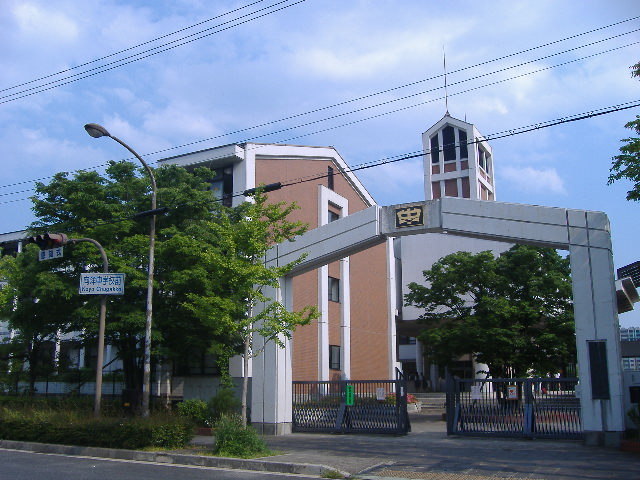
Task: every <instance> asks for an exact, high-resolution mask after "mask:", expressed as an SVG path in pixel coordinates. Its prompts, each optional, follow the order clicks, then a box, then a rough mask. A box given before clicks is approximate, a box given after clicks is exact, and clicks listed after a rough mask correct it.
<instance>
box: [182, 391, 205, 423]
mask: <svg viewBox="0 0 640 480" xmlns="http://www.w3.org/2000/svg"><path fill="white" fill-rule="evenodd" d="M177 410H178V415H180V416H181V417H184V418H188V419H189V420H191V421H192V422H193V423H195V424H196V425H198V426H200V427H208V426H211V424H210V420H211V416H210V414H209V406H208V405H207V402H205V401H204V400H201V399H199V398H191V399H188V400H183V401H182V402H180V403H178V405H177Z"/></svg>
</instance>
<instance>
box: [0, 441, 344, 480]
mask: <svg viewBox="0 0 640 480" xmlns="http://www.w3.org/2000/svg"><path fill="white" fill-rule="evenodd" d="M0 448H5V449H8V450H23V451H28V452H34V453H49V454H59V455H72V456H82V457H96V458H110V459H115V460H133V461H138V462H152V463H164V464H176V465H193V466H198V467H214V468H228V469H237V470H251V471H259V472H273V473H292V474H304V475H315V476H318V477H320V476H323V475H326V474H328V473H334V474H335V473H338V474H340V475H342V476H343V477H346V478H348V477H349V476H350V475H349V474H348V473H346V472H342V471H340V470H338V469H336V468H333V467H329V466H327V465H314V464H310V463H286V462H274V461H270V460H255V459H250V460H245V459H242V458H227V457H208V456H203V455H186V454H178V453H171V452H142V451H139V450H120V449H116V448H100V447H78V446H72V445H55V444H50V443H36V442H19V441H14V440H0Z"/></svg>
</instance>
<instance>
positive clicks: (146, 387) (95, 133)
mask: <svg viewBox="0 0 640 480" xmlns="http://www.w3.org/2000/svg"><path fill="white" fill-rule="evenodd" d="M84 129H85V130H86V131H87V133H88V134H89V135H91V136H92V137H93V138H100V137H109V138H111V139H113V140H115V141H116V142H118V143H119V144H120V145H122V146H123V147H124V148H126V149H127V150H129V152H131V153H132V154H133V155H134V156H135V157H136V158H137V159H138V160H139V161H140V163H141V164H142V166H143V167H144V169H145V170H146V171H147V174H149V178H150V179H151V190H152V191H151V210H152V211H154V210H156V208H157V206H156V197H157V193H158V189H157V187H156V177H155V176H154V175H153V171H152V170H151V168H150V167H149V165H147V162H145V161H144V160H143V159H142V157H141V156H140V155H138V153H137V152H136V151H135V150H133V149H132V148H131V147H130V146H129V145H127V144H126V143H124V142H123V141H122V140H120V139H119V138H118V137H114V136H113V135H111V134H110V133H109V132H108V131H107V129H106V128H104V127H103V126H102V125H98V124H97V123H87V124H86V125H85V126H84ZM155 244H156V215H155V214H154V215H152V216H151V222H150V228H149V275H148V279H147V310H146V321H145V332H144V372H143V377H142V416H143V417H148V416H149V396H150V393H151V324H152V317H153V266H154V251H155Z"/></svg>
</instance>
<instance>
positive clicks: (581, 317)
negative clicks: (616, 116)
mask: <svg viewBox="0 0 640 480" xmlns="http://www.w3.org/2000/svg"><path fill="white" fill-rule="evenodd" d="M570 214H573V215H574V218H572V219H571V220H570V223H573V224H576V223H578V224H582V225H584V227H587V228H584V229H579V228H570V230H569V235H570V244H569V258H570V261H571V278H572V282H573V311H574V316H575V324H576V345H577V353H578V366H579V372H578V375H579V377H580V391H579V395H580V405H581V409H582V412H581V413H582V428H583V430H584V433H585V441H586V443H587V444H594V445H595V444H605V445H616V444H617V443H618V442H619V437H620V432H622V431H624V429H625V426H624V410H623V409H622V408H621V405H622V404H623V398H624V397H623V382H622V371H621V367H620V361H621V357H620V327H619V324H618V316H617V306H616V292H615V278H614V274H613V271H614V269H613V256H612V253H611V239H610V237H609V236H608V235H602V234H601V233H600V232H601V231H603V230H604V229H608V225H603V224H602V222H603V221H604V220H606V217H605V219H603V218H602V217H598V216H594V215H591V212H580V213H578V212H570Z"/></svg>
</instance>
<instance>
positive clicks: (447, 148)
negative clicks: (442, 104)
mask: <svg viewBox="0 0 640 480" xmlns="http://www.w3.org/2000/svg"><path fill="white" fill-rule="evenodd" d="M442 152H443V154H444V161H445V162H449V161H451V160H455V159H456V134H455V130H454V129H453V127H452V126H451V125H447V126H446V127H444V128H443V129H442Z"/></svg>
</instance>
